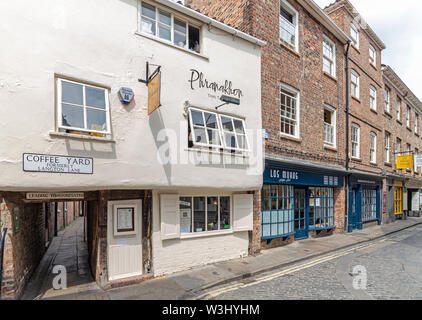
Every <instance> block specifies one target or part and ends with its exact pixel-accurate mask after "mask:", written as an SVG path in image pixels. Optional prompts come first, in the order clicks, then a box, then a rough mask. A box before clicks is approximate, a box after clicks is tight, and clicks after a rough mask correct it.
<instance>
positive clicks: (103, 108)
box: [57, 78, 111, 136]
mask: <svg viewBox="0 0 422 320" xmlns="http://www.w3.org/2000/svg"><path fill="white" fill-rule="evenodd" d="M57 85H58V90H57V92H58V99H57V102H58V106H57V111H58V112H57V115H58V128H59V129H60V130H62V131H65V132H67V133H78V134H87V135H95V136H104V135H105V134H110V133H111V132H110V110H109V103H108V90H107V89H104V88H100V87H96V86H92V85H87V84H83V83H79V82H75V81H70V80H65V79H60V78H59V79H57Z"/></svg>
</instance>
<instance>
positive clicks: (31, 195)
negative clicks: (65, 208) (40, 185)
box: [26, 192, 85, 200]
mask: <svg viewBox="0 0 422 320" xmlns="http://www.w3.org/2000/svg"><path fill="white" fill-rule="evenodd" d="M84 198H85V195H84V193H83V192H57V193H51V192H28V193H27V194H26V199H27V200H46V199H47V200H57V199H61V200H83V199H84Z"/></svg>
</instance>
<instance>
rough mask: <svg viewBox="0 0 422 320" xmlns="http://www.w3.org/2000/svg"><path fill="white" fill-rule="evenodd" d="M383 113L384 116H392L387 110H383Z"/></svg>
mask: <svg viewBox="0 0 422 320" xmlns="http://www.w3.org/2000/svg"><path fill="white" fill-rule="evenodd" d="M384 114H385V115H386V116H388V117H389V118H390V119H392V118H393V116H392V115H391V113H390V112H388V111H385V110H384Z"/></svg>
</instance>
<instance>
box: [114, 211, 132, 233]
mask: <svg viewBox="0 0 422 320" xmlns="http://www.w3.org/2000/svg"><path fill="white" fill-rule="evenodd" d="M134 216H135V209H134V208H133V207H132V208H118V209H117V231H118V232H124V231H134V230H135V228H134V222H135V221H134V219H135V217H134Z"/></svg>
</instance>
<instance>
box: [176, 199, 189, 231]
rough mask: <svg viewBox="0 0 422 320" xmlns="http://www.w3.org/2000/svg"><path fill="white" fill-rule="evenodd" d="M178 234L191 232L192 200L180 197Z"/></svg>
mask: <svg viewBox="0 0 422 320" xmlns="http://www.w3.org/2000/svg"><path fill="white" fill-rule="evenodd" d="M179 203H180V204H179V209H180V233H190V232H192V198H191V197H180V202H179Z"/></svg>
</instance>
